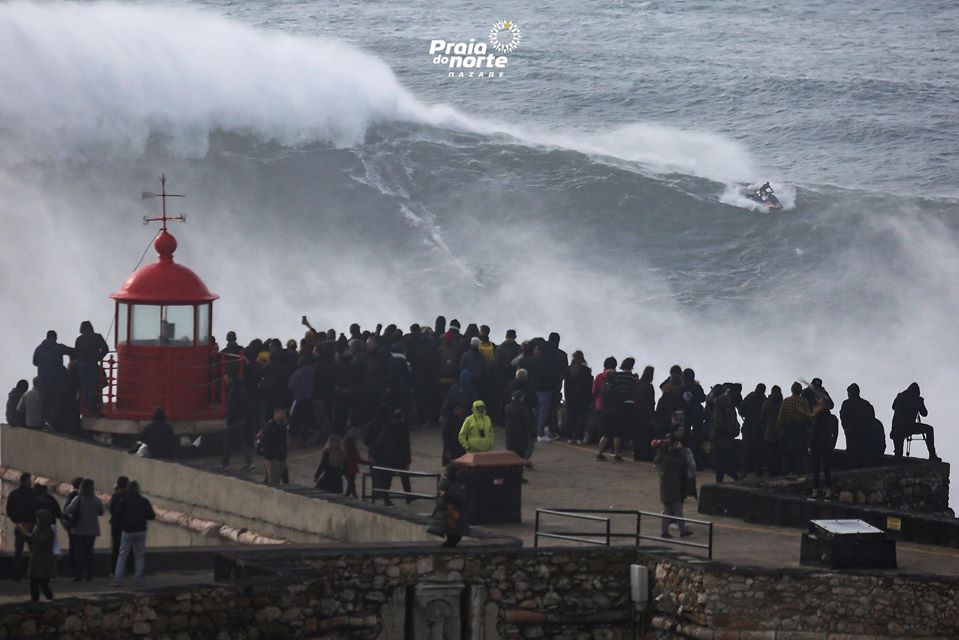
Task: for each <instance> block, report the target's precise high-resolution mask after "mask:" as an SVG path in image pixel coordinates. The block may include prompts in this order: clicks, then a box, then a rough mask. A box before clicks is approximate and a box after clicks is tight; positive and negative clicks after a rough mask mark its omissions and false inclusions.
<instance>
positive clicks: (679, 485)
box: [650, 411, 696, 538]
mask: <svg viewBox="0 0 959 640" xmlns="http://www.w3.org/2000/svg"><path fill="white" fill-rule="evenodd" d="M685 438H686V425H685V419H684V416H683V413H682V411H677V412H675V413H673V416H672V423H671V426H670V432H669V435H667V436H666V438H664V439H662V440H653V441H652V442H651V443H650V446H652V447H653V449H654V450H655V451H656V458H655V460H654V462H655V464H656V469H657V470H658V471H659V500H660V502H662V503H663V515H664V516H673V518H663V519H662V520H661V521H660V536H661V537H663V538H672V537H673V536H672V535H671V534H670V533H669V525H670V524H672V523H673V522H675V523H676V524H677V525H678V527H679V535H680V536H682V537H683V538H686V537H688V536H691V535H693V532H692V531H690V530H688V529H687V528H686V523H685V522H683V521H682V520H676V519H675V518H682V517H683V500H685V499H686V496H687V495H689V494H690V492H691V493H692V494H693V495H695V491H696V490H695V476H693V478H692V482H690V474H695V471H696V464H695V463H694V462H693V463H692V465H690V459H691V458H690V453H689V450H688V449H686V447H685V446H684V445H683V441H684V440H685Z"/></svg>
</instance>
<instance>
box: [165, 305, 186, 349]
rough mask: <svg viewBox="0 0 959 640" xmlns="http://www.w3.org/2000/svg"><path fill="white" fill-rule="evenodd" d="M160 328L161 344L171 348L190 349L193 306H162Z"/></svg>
mask: <svg viewBox="0 0 959 640" xmlns="http://www.w3.org/2000/svg"><path fill="white" fill-rule="evenodd" d="M160 326H161V331H160V336H161V340H162V344H165V345H167V346H171V347H192V346H193V305H177V306H170V305H167V306H164V307H163V317H162V318H161V319H160Z"/></svg>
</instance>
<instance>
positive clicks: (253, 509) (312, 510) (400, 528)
mask: <svg viewBox="0 0 959 640" xmlns="http://www.w3.org/2000/svg"><path fill="white" fill-rule="evenodd" d="M0 466H10V467H15V468H18V469H23V470H24V471H30V472H31V473H33V474H35V475H41V476H46V477H49V478H56V479H64V478H73V477H75V476H82V477H84V478H92V479H93V480H94V482H95V483H96V485H97V487H98V488H99V489H100V490H109V489H108V488H109V487H112V486H113V482H114V481H115V480H116V478H117V476H120V475H125V476H128V477H130V478H132V479H136V480H139V481H140V483H141V485H142V487H143V491H144V494H146V495H147V496H148V497H149V498H150V499H151V500H153V501H154V502H156V503H157V504H159V505H160V506H163V507H166V508H170V509H175V510H177V511H182V512H184V513H187V514H190V515H192V516H196V517H200V518H208V519H213V520H222V521H224V522H227V523H229V524H231V525H233V526H236V527H238V528H246V529H251V530H254V531H257V532H259V533H261V534H263V535H267V536H274V537H277V538H286V539H288V540H290V541H291V542H314V543H316V542H324V541H337V542H347V543H366V542H381V543H383V542H385V543H391V542H410V541H420V542H426V541H430V542H432V541H433V540H435V539H436V538H435V537H433V536H431V535H429V534H427V533H426V524H427V519H426V518H421V517H416V516H405V515H401V514H397V513H396V512H394V511H392V510H390V509H388V508H386V507H382V506H378V505H370V504H366V503H362V502H360V501H357V500H352V499H348V498H345V497H342V496H336V495H333V494H330V493H326V492H323V491H318V490H316V489H313V488H311V487H304V486H296V485H287V486H286V487H273V486H267V485H264V484H260V483H256V482H250V481H248V480H244V479H241V478H236V477H232V476H229V475H224V474H217V473H213V472H210V471H205V470H203V469H197V468H194V467H191V466H188V465H185V464H179V463H177V462H171V461H163V460H154V459H150V458H140V457H137V456H134V455H130V454H128V453H126V452H125V451H123V450H119V449H114V448H111V447H106V446H100V445H96V444H92V443H90V442H88V441H86V440H83V439H80V438H74V437H70V436H64V435H60V434H55V433H49V432H44V431H38V430H34V429H24V428H14V427H10V426H9V425H0ZM470 537H471V538H492V537H497V536H493V535H492V534H489V533H487V532H484V531H483V530H482V529H475V530H474V531H472V533H471V536H470Z"/></svg>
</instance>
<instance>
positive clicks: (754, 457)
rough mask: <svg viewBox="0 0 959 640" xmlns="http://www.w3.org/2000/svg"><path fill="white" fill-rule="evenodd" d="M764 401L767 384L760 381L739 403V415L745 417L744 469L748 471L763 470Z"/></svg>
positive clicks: (743, 428)
mask: <svg viewBox="0 0 959 640" xmlns="http://www.w3.org/2000/svg"><path fill="white" fill-rule="evenodd" d="M764 402H766V385H764V384H763V383H762V382H760V383H759V384H757V385H756V389H755V390H753V391H750V392H749V393H748V394H746V397H745V398H743V401H742V402H741V403H740V405H739V415H740V416H742V418H743V427H742V434H743V454H744V455H743V471H744V472H746V473H760V472H761V471H762V458H763V435H764V433H765V426H764V425H763V421H762V417H761V414H762V410H763V403H764Z"/></svg>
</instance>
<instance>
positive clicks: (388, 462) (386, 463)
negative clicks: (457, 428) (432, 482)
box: [370, 409, 413, 506]
mask: <svg viewBox="0 0 959 640" xmlns="http://www.w3.org/2000/svg"><path fill="white" fill-rule="evenodd" d="M370 457H371V458H372V460H373V466H375V467H387V468H390V469H409V468H410V463H411V462H412V461H413V457H412V454H411V451H410V428H409V425H408V424H407V422H406V414H405V413H404V412H403V411H401V410H399V409H397V410H396V411H394V412H393V418H392V420H390V423H389V424H388V425H386V428H384V429H383V430H382V431H381V432H380V435H379V437H378V438H377V440H376V442H375V443H374V445H373V448H372V449H371V450H370ZM392 482H393V474H392V473H390V472H388V471H377V470H375V469H374V470H373V489H374V491H375V490H376V489H382V490H385V491H389V490H390V485H391V484H392ZM400 482H401V483H402V485H403V491H405V492H406V493H411V492H412V490H413V489H412V485H411V484H410V479H409V477H408V476H401V477H400ZM374 497H375V494H374ZM406 501H407V502H411V500H410V499H409V498H407V499H406ZM383 503H384V504H385V505H386V506H390V505H392V504H393V503H392V501H391V500H390V498H389V496H386V497H385V498H384V500H383Z"/></svg>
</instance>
